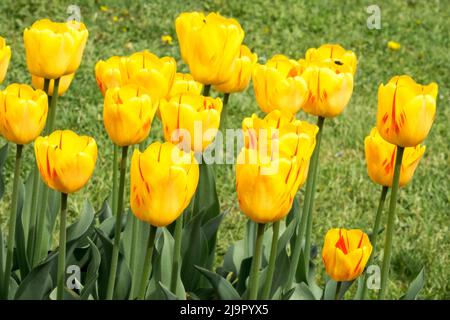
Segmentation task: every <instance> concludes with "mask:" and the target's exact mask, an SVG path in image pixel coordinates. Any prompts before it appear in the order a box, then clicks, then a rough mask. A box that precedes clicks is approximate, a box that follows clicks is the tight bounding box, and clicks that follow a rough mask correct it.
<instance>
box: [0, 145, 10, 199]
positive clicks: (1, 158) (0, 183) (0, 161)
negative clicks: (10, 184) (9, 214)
mask: <svg viewBox="0 0 450 320" xmlns="http://www.w3.org/2000/svg"><path fill="white" fill-rule="evenodd" d="M8 145H9V144H8V143H5V145H4V146H3V147H2V148H1V149H0V199H1V198H2V197H3V194H4V193H5V179H4V178H3V168H4V166H5V163H6V158H7V156H8Z"/></svg>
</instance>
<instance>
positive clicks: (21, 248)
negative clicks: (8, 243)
mask: <svg viewBox="0 0 450 320" xmlns="http://www.w3.org/2000/svg"><path fill="white" fill-rule="evenodd" d="M25 196H26V195H25V187H24V185H23V184H22V183H20V186H19V196H18V199H17V216H16V233H15V245H16V247H15V257H16V261H17V264H18V266H17V267H18V268H19V270H20V276H21V278H22V279H23V278H25V277H26V276H27V274H28V273H29V272H30V268H31V266H30V262H29V260H28V255H27V245H26V243H27V239H26V238H27V235H28V234H29V230H28V223H29V220H30V219H29V218H30V215H27V214H26V211H25V210H23V209H24V208H23V207H24V202H25V200H26V199H25Z"/></svg>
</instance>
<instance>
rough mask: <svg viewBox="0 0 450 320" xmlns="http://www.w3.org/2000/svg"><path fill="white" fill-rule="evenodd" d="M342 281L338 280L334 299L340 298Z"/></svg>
mask: <svg viewBox="0 0 450 320" xmlns="http://www.w3.org/2000/svg"><path fill="white" fill-rule="evenodd" d="M341 287H342V282H341V281H338V282H337V283H336V295H335V297H334V300H339V293H340V292H341Z"/></svg>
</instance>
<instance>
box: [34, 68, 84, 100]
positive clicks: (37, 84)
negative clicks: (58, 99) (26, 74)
mask: <svg viewBox="0 0 450 320" xmlns="http://www.w3.org/2000/svg"><path fill="white" fill-rule="evenodd" d="M74 77H75V73H71V74H68V75H65V76H62V77H61V79H60V80H59V87H58V96H62V95H63V94H64V93H66V91H67V90H68V89H69V87H70V84H71V83H72V80H73V78H74ZM31 83H32V84H33V87H34V88H35V89H40V90H44V78H41V77H37V76H34V75H31ZM54 85H55V80H54V79H51V80H50V84H49V89H48V95H50V96H52V95H53V86H54Z"/></svg>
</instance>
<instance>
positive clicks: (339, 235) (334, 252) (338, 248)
mask: <svg viewBox="0 0 450 320" xmlns="http://www.w3.org/2000/svg"><path fill="white" fill-rule="evenodd" d="M371 253H372V244H371V243H370V240H369V237H368V236H367V234H365V233H364V232H362V231H361V230H356V229H354V230H346V229H331V230H329V231H328V232H327V234H326V236H325V242H324V244H323V249H322V261H323V264H324V265H325V271H326V272H327V274H328V275H329V276H330V277H331V279H333V280H335V281H352V280H354V279H356V278H358V277H359V275H360V274H361V273H362V272H363V270H364V267H365V266H366V263H367V261H368V260H369V258H370V254H371Z"/></svg>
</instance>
